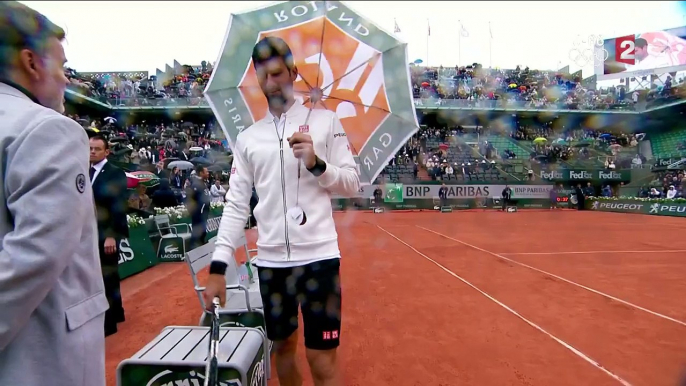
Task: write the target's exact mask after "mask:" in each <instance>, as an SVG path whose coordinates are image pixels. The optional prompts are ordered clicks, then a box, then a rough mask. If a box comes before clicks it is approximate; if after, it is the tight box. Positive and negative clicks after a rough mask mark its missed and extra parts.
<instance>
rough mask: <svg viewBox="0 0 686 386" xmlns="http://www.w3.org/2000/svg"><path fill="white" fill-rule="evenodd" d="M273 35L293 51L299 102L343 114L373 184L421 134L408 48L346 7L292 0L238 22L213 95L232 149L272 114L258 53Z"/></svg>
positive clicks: (363, 177) (209, 94)
mask: <svg viewBox="0 0 686 386" xmlns="http://www.w3.org/2000/svg"><path fill="white" fill-rule="evenodd" d="M267 36H276V37H280V38H281V39H283V40H284V41H285V42H286V43H287V44H288V45H289V47H290V48H291V51H292V52H293V57H294V60H295V62H296V66H297V67H298V71H299V75H300V76H299V78H298V79H297V80H296V83H295V85H294V87H295V91H296V98H299V99H300V100H301V102H302V103H304V104H305V105H306V106H311V104H312V103H311V102H310V98H309V97H310V96H314V98H313V99H314V100H319V99H321V101H323V103H315V107H316V108H326V109H328V110H331V111H335V112H336V114H337V116H338V118H339V119H340V120H341V123H342V124H343V127H344V128H345V131H346V134H347V139H348V142H349V147H350V150H351V151H352V152H353V153H354V154H355V155H356V156H357V162H358V164H359V166H360V181H361V182H362V183H363V184H365V185H366V184H370V183H371V182H372V181H373V180H374V178H376V176H377V175H378V174H379V173H380V172H381V170H382V169H383V167H384V166H385V165H386V164H387V163H388V160H389V159H390V158H391V157H393V155H394V154H395V153H396V152H397V151H398V150H399V149H400V148H401V147H402V146H403V144H404V143H405V142H407V140H408V139H409V138H410V137H411V136H412V135H413V134H414V133H415V132H416V131H417V130H418V128H419V124H418V123H417V117H416V112H415V109H414V101H413V98H412V89H411V85H410V78H409V71H408V63H407V44H405V43H402V42H400V41H398V40H397V39H396V38H395V37H394V36H393V35H392V34H391V33H389V32H386V31H384V30H382V29H380V28H379V27H378V26H376V25H375V24H374V23H372V22H371V21H369V20H366V19H365V18H363V17H362V16H360V15H359V14H358V13H356V12H355V11H353V10H352V9H351V8H350V7H349V6H347V5H346V4H344V3H342V2H339V1H288V2H282V3H278V4H274V5H270V6H267V7H265V8H261V9H258V10H255V11H250V12H244V13H239V14H233V15H231V19H230V21H229V28H228V32H227V35H226V38H225V40H224V44H223V46H222V49H221V53H220V57H219V60H218V62H217V64H216V65H215V71H214V72H213V73H212V78H211V79H210V82H209V84H208V86H207V89H206V90H205V98H206V100H207V101H208V103H209V105H210V107H211V108H212V111H213V112H214V114H215V116H216V117H217V120H218V121H219V123H220V125H221V127H222V129H223V130H224V133H225V134H226V137H227V139H228V141H229V143H230V144H232V143H233V142H234V141H235V140H236V137H237V136H238V133H240V132H241V131H242V130H245V129H246V128H247V127H248V126H250V125H251V124H252V123H253V122H255V121H257V120H259V119H261V118H263V117H264V116H265V114H266V111H267V101H266V100H265V98H264V95H263V94H262V91H261V90H260V88H259V86H258V83H257V78H256V76H255V70H254V68H253V65H252V61H251V53H252V49H253V47H254V45H255V43H257V42H258V41H259V40H260V39H262V38H264V37H267ZM320 96H321V98H320ZM301 124H302V123H301ZM309 129H310V130H313V128H312V127H310V128H309Z"/></svg>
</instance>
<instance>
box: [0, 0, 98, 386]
mask: <svg viewBox="0 0 686 386" xmlns="http://www.w3.org/2000/svg"><path fill="white" fill-rule="evenodd" d="M62 39H64V31H63V30H62V29H61V28H59V27H57V26H55V25H54V24H53V23H51V22H50V21H49V20H48V19H47V18H45V16H43V15H41V14H39V13H37V12H35V11H34V10H32V9H30V8H28V7H26V6H24V5H22V4H19V3H16V2H5V1H3V2H0V159H1V160H2V163H3V165H2V166H3V167H2V169H1V170H0V174H1V179H0V181H2V184H3V186H2V189H0V200H2V201H3V202H4V204H5V205H4V210H1V211H0V243H1V247H0V385H2V386H5V385H7V386H15V385H16V386H19V385H21V386H39V385H46V384H49V385H51V386H104V385H105V337H104V330H103V329H104V316H105V311H106V310H107V307H108V304H107V298H106V297H105V293H104V285H103V279H102V275H101V272H100V261H99V258H98V246H97V238H98V231H97V227H96V221H95V209H94V205H93V194H92V190H91V185H90V183H89V181H88V152H89V149H88V138H87V135H86V132H85V131H84V129H83V128H82V127H80V126H79V125H78V124H77V123H76V122H74V121H72V120H70V119H69V118H67V117H65V116H63V115H62V112H63V111H64V90H65V88H66V85H67V79H66V77H65V75H64V70H63V66H64V63H65V62H66V60H65V58H64V50H63V48H62V44H61V41H62Z"/></svg>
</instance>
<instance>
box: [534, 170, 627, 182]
mask: <svg viewBox="0 0 686 386" xmlns="http://www.w3.org/2000/svg"><path fill="white" fill-rule="evenodd" d="M539 177H540V178H541V179H542V180H548V181H556V182H557V181H595V182H629V181H631V171H630V170H620V171H614V170H602V169H601V170H592V169H591V170H585V169H562V170H541V171H540V173H539Z"/></svg>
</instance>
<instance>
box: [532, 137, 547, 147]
mask: <svg viewBox="0 0 686 386" xmlns="http://www.w3.org/2000/svg"><path fill="white" fill-rule="evenodd" d="M546 142H548V140H547V139H545V138H543V137H538V138H536V139H534V143H535V144H537V145H538V144H541V143H546Z"/></svg>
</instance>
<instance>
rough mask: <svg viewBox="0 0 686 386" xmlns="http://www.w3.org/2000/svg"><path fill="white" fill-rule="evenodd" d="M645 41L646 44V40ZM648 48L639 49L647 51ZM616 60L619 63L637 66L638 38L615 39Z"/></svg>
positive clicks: (624, 37)
mask: <svg viewBox="0 0 686 386" xmlns="http://www.w3.org/2000/svg"><path fill="white" fill-rule="evenodd" d="M639 40H642V39H639ZM643 41H644V42H645V40H643ZM639 43H640V41H639ZM647 48H648V47H646V46H645V45H644V46H642V47H639V49H641V50H645V49H647ZM615 60H616V61H617V62H618V63H624V64H629V65H632V66H633V65H635V64H636V37H635V36H634V35H628V36H621V37H618V38H616V39H615Z"/></svg>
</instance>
